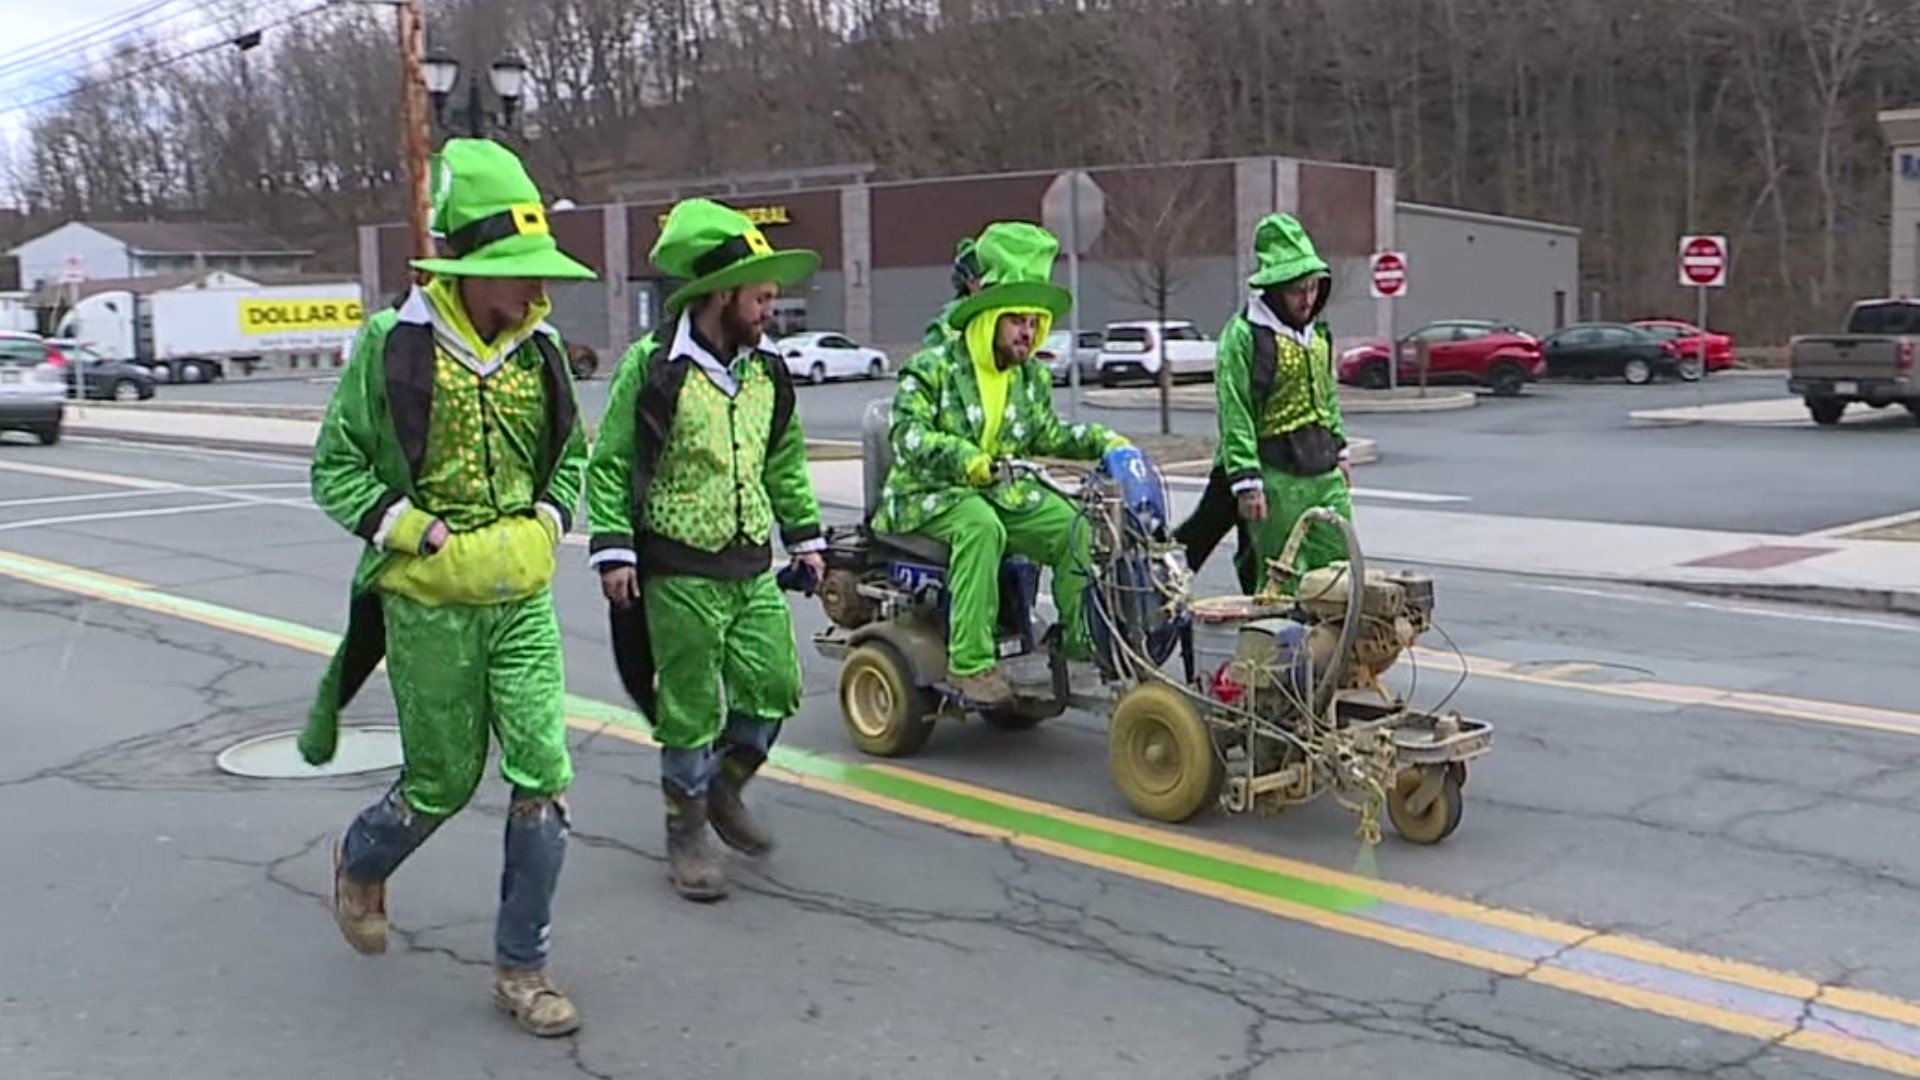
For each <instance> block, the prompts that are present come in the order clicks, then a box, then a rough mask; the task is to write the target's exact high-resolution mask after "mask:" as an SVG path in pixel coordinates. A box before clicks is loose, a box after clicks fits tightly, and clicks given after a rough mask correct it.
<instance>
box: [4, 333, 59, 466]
mask: <svg viewBox="0 0 1920 1080" xmlns="http://www.w3.org/2000/svg"><path fill="white" fill-rule="evenodd" d="M56 355H57V354H56V353H54V352H53V350H52V349H50V348H48V346H47V343H46V341H45V340H43V339H42V338H41V337H39V335H37V334H20V333H0V431H25V432H29V433H31V434H33V435H35V436H38V437H39V439H40V442H41V443H42V444H43V445H46V446H52V445H53V444H54V443H57V442H59V441H60V424H61V421H62V420H64V419H65V418H66V410H67V373H66V371H65V370H64V369H63V368H62V367H61V364H64V363H65V361H64V360H62V361H61V362H60V364H56V363H55V362H54V357H55V356H56Z"/></svg>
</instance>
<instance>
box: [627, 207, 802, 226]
mask: <svg viewBox="0 0 1920 1080" xmlns="http://www.w3.org/2000/svg"><path fill="white" fill-rule="evenodd" d="M734 209H736V210H738V211H740V212H741V213H743V214H745V215H747V220H748V221H751V222H753V223H754V224H755V225H758V226H760V227H761V228H765V227H766V226H768V225H791V224H793V218H792V217H791V216H790V215H789V214H788V213H787V208H786V207H784V206H737V207H734ZM655 220H657V221H658V222H659V223H660V227H661V228H663V229H664V228H666V227H667V215H665V214H660V215H658V216H657V217H656V219H655Z"/></svg>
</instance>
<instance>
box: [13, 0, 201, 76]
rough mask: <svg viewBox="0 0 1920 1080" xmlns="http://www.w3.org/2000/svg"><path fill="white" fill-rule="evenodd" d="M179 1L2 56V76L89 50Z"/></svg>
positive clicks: (153, 4) (155, 3)
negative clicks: (123, 29)
mask: <svg viewBox="0 0 1920 1080" xmlns="http://www.w3.org/2000/svg"><path fill="white" fill-rule="evenodd" d="M177 2H178V0H149V2H147V3H144V4H141V5H139V6H137V7H135V8H132V9H129V10H127V11H123V12H121V13H119V14H118V15H114V16H110V17H108V18H106V19H101V20H97V21H95V22H92V23H87V24H83V25H81V26H77V27H74V28H72V29H70V30H66V31H63V32H61V33H58V34H55V35H53V36H52V37H49V38H46V39H44V40H42V41H39V42H36V43H34V44H32V45H28V46H26V47H24V48H22V49H19V50H16V51H15V52H12V53H8V54H0V76H4V75H7V74H11V73H13V72H16V71H21V70H27V69H31V68H34V67H37V66H41V65H43V64H45V63H47V62H49V61H53V60H57V59H59V58H60V57H61V56H62V55H63V54H65V53H68V52H72V51H77V50H79V49H83V48H85V47H87V46H88V45H89V44H92V43H94V42H95V39H98V38H100V37H101V36H102V35H104V34H108V33H110V32H111V31H113V30H115V29H116V28H119V27H123V26H127V25H129V24H133V23H138V22H139V21H140V20H142V19H144V18H145V17H146V16H148V15H152V14H155V13H157V12H159V11H161V10H162V9H164V8H167V7H169V6H171V5H173V4H174V3H177ZM208 2H209V0H200V2H199V3H198V4H196V6H197V7H204V6H206V4H207V3H208ZM171 18H172V17H169V18H168V19H161V20H156V21H155V23H154V25H160V24H161V23H165V22H168V21H171Z"/></svg>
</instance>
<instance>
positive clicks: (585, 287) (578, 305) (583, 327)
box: [547, 281, 625, 361]
mask: <svg viewBox="0 0 1920 1080" xmlns="http://www.w3.org/2000/svg"><path fill="white" fill-rule="evenodd" d="M547 296H548V297H549V298H551V299H552V300H553V314H551V315H549V316H547V321H548V322H550V323H552V324H553V327H554V329H556V330H558V331H560V337H561V339H562V340H564V341H566V343H567V344H569V345H586V346H589V347H591V348H592V349H594V350H595V351H596V352H598V353H600V354H601V359H602V360H603V361H605V360H606V354H607V353H608V352H609V351H611V349H612V347H613V346H612V343H611V342H609V341H608V340H607V286H606V284H605V283H604V282H598V281H550V282H548V283H547ZM621 344H622V345H624V344H625V342H622V343H621Z"/></svg>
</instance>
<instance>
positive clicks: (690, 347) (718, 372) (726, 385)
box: [667, 311, 780, 397]
mask: <svg viewBox="0 0 1920 1080" xmlns="http://www.w3.org/2000/svg"><path fill="white" fill-rule="evenodd" d="M750 351H757V352H762V353H765V354H766V355H768V356H773V357H777V356H779V355H780V350H779V349H778V348H777V347H775V346H774V344H773V339H772V338H770V337H768V336H767V335H765V334H761V335H760V343H759V344H758V345H756V346H754V349H753V350H750ZM742 355H744V353H743V354H742ZM667 359H668V360H670V361H671V360H691V361H693V362H694V363H695V364H697V365H699V367H700V370H701V371H704V372H706V373H707V378H709V379H711V380H713V385H715V386H717V387H719V388H720V390H721V391H722V392H723V393H725V394H726V395H727V396H728V397H733V396H735V395H736V394H738V393H740V383H739V381H738V380H736V379H735V378H734V377H733V369H732V368H731V367H730V366H728V365H726V364H723V363H721V362H720V358H719V357H717V356H715V355H713V353H712V351H711V350H709V349H708V348H707V347H706V346H705V345H702V344H700V339H699V338H697V337H694V336H693V312H692V311H683V312H681V313H680V321H679V325H678V326H677V327H676V328H675V329H674V332H673V347H672V348H671V349H669V350H667ZM734 359H736V360H737V359H739V357H735V358H734Z"/></svg>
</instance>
